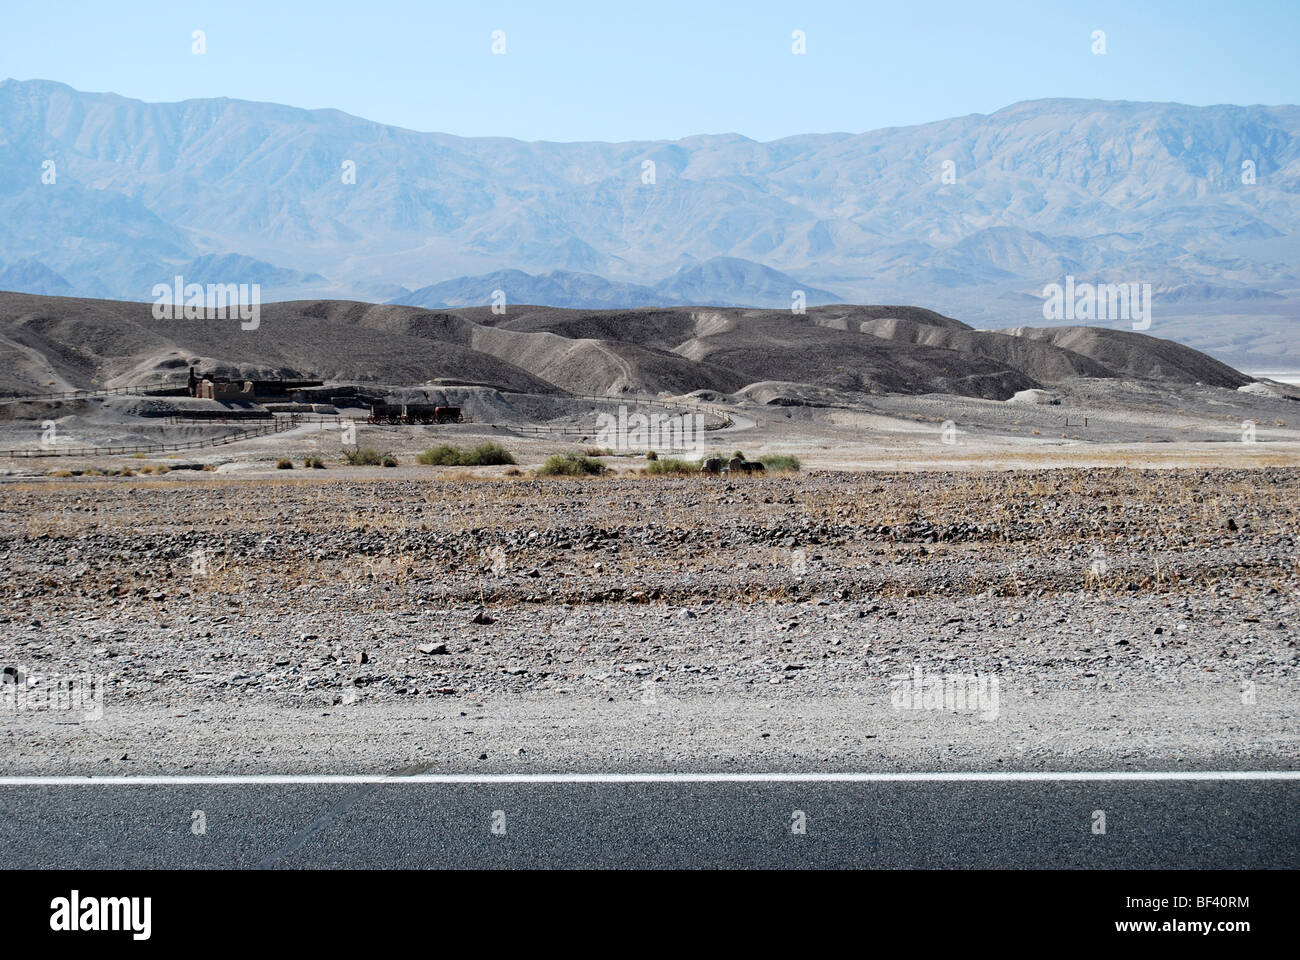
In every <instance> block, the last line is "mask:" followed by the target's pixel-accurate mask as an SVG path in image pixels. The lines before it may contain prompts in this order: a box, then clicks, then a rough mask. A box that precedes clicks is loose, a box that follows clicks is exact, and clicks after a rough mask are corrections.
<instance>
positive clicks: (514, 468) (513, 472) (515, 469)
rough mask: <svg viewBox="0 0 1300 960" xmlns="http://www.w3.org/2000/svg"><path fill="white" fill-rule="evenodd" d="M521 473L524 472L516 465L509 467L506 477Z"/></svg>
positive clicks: (518, 475)
mask: <svg viewBox="0 0 1300 960" xmlns="http://www.w3.org/2000/svg"><path fill="white" fill-rule="evenodd" d="M523 475H524V472H523V471H522V470H520V469H518V468H517V467H511V468H510V469H509V470H507V471H506V476H507V477H522V476H523Z"/></svg>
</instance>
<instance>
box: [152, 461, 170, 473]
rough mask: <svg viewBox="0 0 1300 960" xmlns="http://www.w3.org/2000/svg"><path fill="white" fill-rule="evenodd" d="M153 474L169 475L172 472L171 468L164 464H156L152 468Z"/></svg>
mask: <svg viewBox="0 0 1300 960" xmlns="http://www.w3.org/2000/svg"><path fill="white" fill-rule="evenodd" d="M153 472H154V473H158V474H163V473H171V472H172V468H171V467H169V466H167V464H165V463H160V464H158V465H157V466H156V467H154V468H153Z"/></svg>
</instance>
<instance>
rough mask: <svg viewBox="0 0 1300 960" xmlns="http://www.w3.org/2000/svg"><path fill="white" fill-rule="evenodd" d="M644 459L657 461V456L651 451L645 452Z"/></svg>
mask: <svg viewBox="0 0 1300 960" xmlns="http://www.w3.org/2000/svg"><path fill="white" fill-rule="evenodd" d="M645 458H646V459H647V460H658V459H659V454H657V453H655V452H654V451H653V450H647V451H646V452H645Z"/></svg>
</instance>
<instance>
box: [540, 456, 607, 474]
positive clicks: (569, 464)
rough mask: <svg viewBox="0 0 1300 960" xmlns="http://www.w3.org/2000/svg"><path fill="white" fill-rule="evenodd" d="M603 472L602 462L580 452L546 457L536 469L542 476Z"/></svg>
mask: <svg viewBox="0 0 1300 960" xmlns="http://www.w3.org/2000/svg"><path fill="white" fill-rule="evenodd" d="M604 472H605V467H604V465H603V464H600V463H597V462H596V461H595V460H593V459H591V458H590V457H584V456H583V455H582V454H580V453H557V454H555V455H554V456H550V457H547V458H546V462H545V463H544V464H542V466H541V468H540V469H539V470H538V471H537V473H538V475H539V476H543V477H582V476H599V475H600V474H602V473H604Z"/></svg>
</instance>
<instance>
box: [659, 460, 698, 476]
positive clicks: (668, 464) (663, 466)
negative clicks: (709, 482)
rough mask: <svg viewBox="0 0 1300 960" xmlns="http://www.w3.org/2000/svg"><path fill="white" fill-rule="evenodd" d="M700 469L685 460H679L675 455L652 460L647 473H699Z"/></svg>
mask: <svg viewBox="0 0 1300 960" xmlns="http://www.w3.org/2000/svg"><path fill="white" fill-rule="evenodd" d="M699 471H700V468H699V467H698V466H692V465H691V464H689V463H687V462H686V461H685V460H678V459H676V458H675V457H665V458H664V459H662V460H659V459H656V460H652V461H651V462H650V466H648V467H646V473H699Z"/></svg>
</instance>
